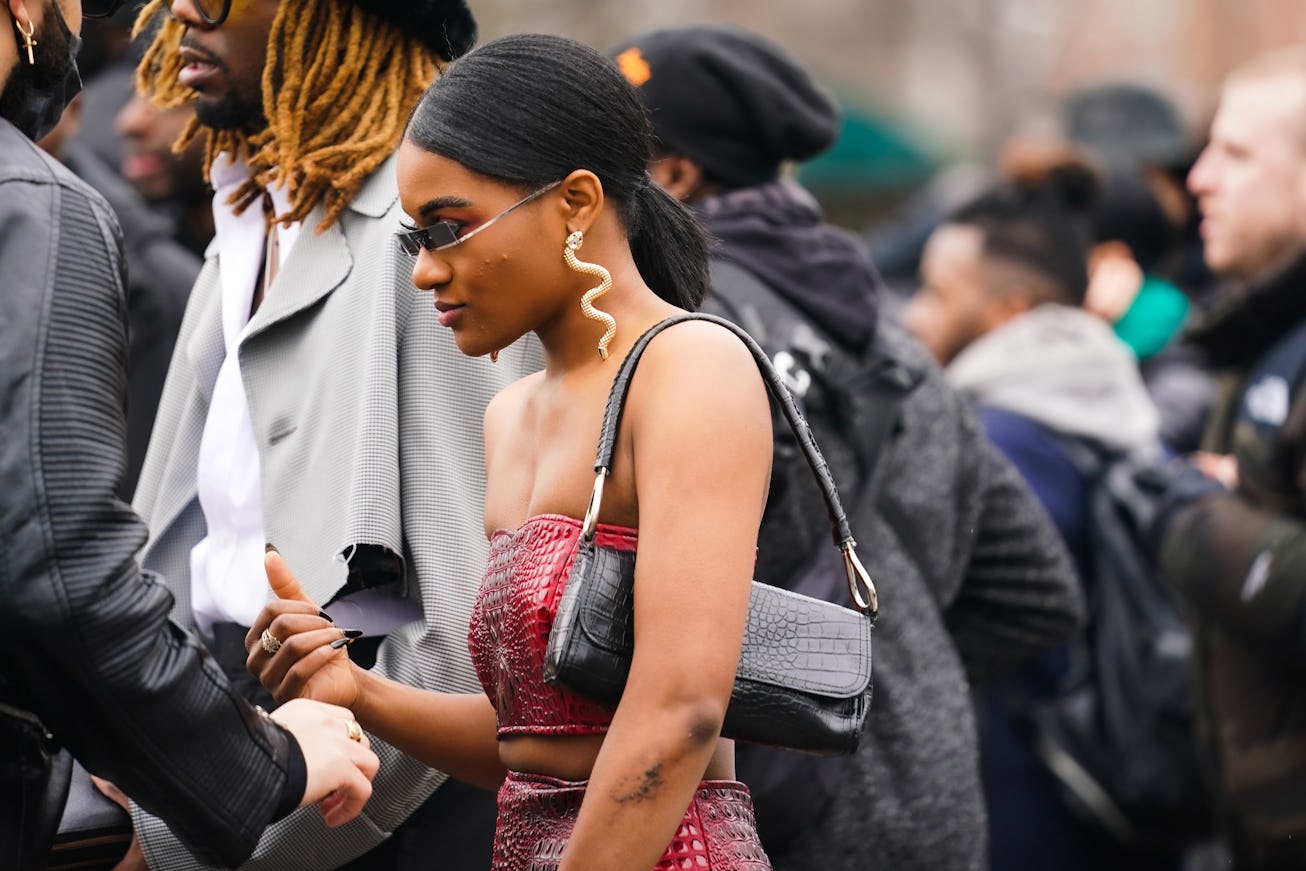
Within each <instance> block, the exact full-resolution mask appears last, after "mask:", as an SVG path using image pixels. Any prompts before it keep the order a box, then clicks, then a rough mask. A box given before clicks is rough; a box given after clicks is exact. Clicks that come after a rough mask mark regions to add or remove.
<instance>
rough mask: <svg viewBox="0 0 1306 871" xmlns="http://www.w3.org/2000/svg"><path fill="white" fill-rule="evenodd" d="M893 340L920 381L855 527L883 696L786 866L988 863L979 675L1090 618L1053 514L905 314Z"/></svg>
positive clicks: (847, 870) (896, 867)
mask: <svg viewBox="0 0 1306 871" xmlns="http://www.w3.org/2000/svg"><path fill="white" fill-rule="evenodd" d="M880 330H881V332H882V333H883V335H884V337H885V340H886V342H887V343H889V345H890V346H891V347H892V348H893V349H894V351H895V353H896V354H898V355H900V357H901V359H903V360H904V361H907V362H909V363H910V364H911V365H912V366H913V367H914V368H917V369H919V370H921V371H922V372H923V373H924V378H923V380H922V381H921V383H920V384H919V385H918V386H917V387H916V388H915V389H914V390H913V391H912V392H911V393H910V394H909V395H908V396H907V398H906V399H905V400H904V402H903V404H902V406H901V409H900V425H899V428H898V429H897V431H896V432H895V433H894V435H893V436H892V438H891V440H890V441H888V442H887V443H886V444H885V447H884V455H883V456H882V457H880V459H879V461H878V463H877V465H876V475H877V476H879V477H880V480H879V481H878V482H877V485H876V486H877V487H878V494H879V495H878V499H877V502H876V508H877V512H876V515H875V516H873V517H870V518H864V519H863V522H862V525H859V526H858V528H857V529H856V530H855V531H856V533H857V542H858V551H859V553H860V554H861V556H862V561H863V562H864V563H865V565H866V568H867V570H868V571H870V573H871V577H873V578H874V579H875V580H876V583H877V586H878V588H879V593H880V603H881V613H880V619H879V620H878V621H877V623H876V627H875V695H874V700H873V702H872V704H871V713H870V716H869V717H868V718H867V724H866V734H865V736H864V737H863V740H862V743H861V747H860V748H859V749H858V751H857V753H856V754H855V755H854V756H853V757H852V758H851V759H850V760H849V762H848V765H847V766H846V768H845V770H844V776H843V779H842V788H841V790H840V793H839V794H838V795H837V796H836V797H835V799H834V800H833V802H832V803H831V806H830V808H829V810H828V812H827V813H826V815H825V818H824V819H823V820H822V822H821V824H820V825H819V826H817V827H816V828H814V829H812V830H810V831H808V832H807V833H806V834H805V835H803V836H801V837H799V839H798V840H797V842H796V843H795V844H793V845H792V846H791V848H790V849H788V850H786V851H785V853H784V854H782V855H775V856H772V860H773V862H774V864H775V867H776V868H777V869H778V871H788V869H800V868H827V869H832V871H863V869H880V868H883V869H886V871H887V869H891V871H937V869H948V871H981V869H983V868H986V867H987V866H988V848H987V834H986V826H985V822H986V820H985V813H984V799H983V795H982V793H981V790H980V781H979V760H978V748H977V745H976V733H975V717H974V714H973V711H972V708H971V703H970V695H969V693H970V689H969V686H970V685H969V682H968V677H970V678H982V677H983V676H984V675H988V674H994V673H998V672H1001V671H1003V670H1005V669H1007V668H1010V667H1012V666H1014V665H1016V664H1018V663H1021V662H1024V661H1027V660H1028V659H1030V658H1032V657H1034V656H1035V655H1037V654H1039V653H1041V652H1042V651H1044V650H1047V649H1048V648H1050V647H1052V646H1054V645H1056V644H1058V643H1061V642H1063V641H1064V640H1065V639H1066V638H1067V637H1068V636H1069V635H1070V633H1071V632H1072V631H1073V630H1074V628H1075V627H1076V625H1077V624H1078V622H1079V621H1080V619H1081V618H1082V609H1083V604H1082V601H1081V599H1080V596H1079V589H1078V585H1077V583H1076V581H1075V575H1074V569H1073V568H1072V567H1071V564H1070V560H1069V556H1068V555H1067V554H1066V551H1065V548H1064V546H1063V545H1062V544H1061V542H1060V540H1059V538H1058V536H1057V532H1056V529H1055V528H1054V527H1053V526H1052V524H1051V523H1050V522H1049V520H1048V518H1047V516H1046V514H1044V513H1043V511H1042V510H1041V508H1040V507H1039V505H1038V503H1037V502H1036V500H1035V499H1034V497H1033V495H1032V494H1031V493H1030V492H1029V490H1028V488H1027V487H1026V486H1025V485H1024V483H1023V482H1022V481H1021V479H1020V477H1019V476H1018V475H1017V473H1016V472H1015V470H1014V469H1013V468H1012V467H1011V466H1010V464H1009V463H1007V462H1006V460H1004V459H1003V458H1002V457H1001V456H1000V455H999V454H998V453H997V451H996V450H995V449H994V448H993V446H992V445H991V444H989V442H988V440H987V439H986V438H985V437H984V433H983V431H982V430H981V429H980V426H979V423H978V422H977V421H976V419H975V417H974V415H973V414H972V413H971V412H970V410H969V408H967V406H966V403H965V401H964V400H963V399H962V398H961V397H960V396H959V395H958V394H957V393H956V392H955V391H953V390H952V389H951V388H949V387H948V385H947V384H946V383H945V382H944V380H943V376H942V374H941V373H940V372H939V370H938V368H937V367H936V366H935V365H934V363H933V361H931V360H929V359H928V357H927V355H926V354H925V352H924V351H923V350H922V349H921V348H920V346H919V345H918V344H917V343H916V342H915V341H914V340H912V339H910V338H909V337H907V336H906V335H905V334H904V333H903V332H902V331H901V330H900V329H899V328H897V327H894V326H893V325H890V324H881V326H880Z"/></svg>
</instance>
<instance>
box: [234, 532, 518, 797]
mask: <svg viewBox="0 0 1306 871" xmlns="http://www.w3.org/2000/svg"><path fill="white" fill-rule="evenodd" d="M267 563H268V575H269V578H272V579H276V578H277V577H278V576H284V577H285V578H289V569H288V568H287V567H286V565H285V561H284V560H282V559H281V557H280V556H279V555H277V554H275V553H270V554H268V558H267ZM284 583H285V580H281V581H280V582H279V583H278V582H277V581H276V580H274V583H273V587H274V588H275V589H281V588H282V585H283V584H284ZM264 629H267V630H268V631H270V632H271V633H272V636H273V637H274V638H276V639H278V640H279V641H280V642H281V646H280V648H279V649H278V650H277V651H276V653H275V654H269V653H268V652H267V651H266V650H264V649H263V645H262V643H261V640H260V639H261V636H262V634H263V631H264ZM344 637H345V636H344V633H343V632H341V630H340V629H338V628H337V627H336V626H334V625H333V624H332V623H331V622H330V621H328V620H326V619H325V618H323V617H322V616H320V612H319V611H318V609H317V606H316V605H314V604H313V603H311V602H307V601H304V600H301V599H275V600H273V601H271V602H269V603H268V604H267V606H265V607H264V609H263V611H262V613H260V614H259V617H258V619H257V620H256V621H255V622H254V625H253V627H252V628H251V629H250V632H249V635H248V637H247V640H246V647H247V648H248V649H249V650H250V654H249V661H248V666H249V670H250V671H251V672H252V673H253V674H255V675H256V676H257V677H258V678H259V681H260V682H261V683H262V684H263V686H265V687H266V688H267V689H268V691H269V692H270V693H272V696H273V698H275V699H276V700H277V701H278V702H286V701H289V700H290V699H294V698H311V699H318V700H319V701H326V700H328V699H329V700H331V703H332V704H337V705H341V706H343V707H347V708H349V709H350V710H351V711H352V712H353V714H354V717H355V718H356V719H357V720H358V722H359V723H361V724H362V726H363V728H364V729H366V730H367V731H369V732H371V733H372V734H373V735H375V736H376V737H378V738H380V739H381V740H383V741H385V742H387V743H388V744H391V745H393V746H395V747H398V748H399V749H400V750H402V751H403V752H405V753H407V754H408V755H409V756H412V757H413V758H415V759H417V760H419V761H421V762H423V763H425V764H427V765H429V766H431V767H432V768H436V769H439V770H440V771H443V772H445V773H447V774H448V775H449V776H450V777H455V778H457V779H458V780H461V781H463V782H465V783H470V784H472V785H473V786H479V787H482V788H484V789H489V790H494V789H497V788H498V787H499V784H501V783H502V782H503V778H504V776H505V770H504V767H503V765H502V764H501V763H500V762H499V748H498V741H497V738H496V735H497V727H496V722H495V712H494V707H493V706H492V705H491V704H490V700H489V699H488V698H487V697H486V696H485V694H484V693H441V692H434V691H431V690H426V689H420V688H418V687H412V686H409V685H407V684H402V683H399V682H397V681H394V680H391V679H389V678H387V677H384V676H382V675H379V674H376V673H374V672H371V671H368V670H366V669H363V668H359V667H358V666H356V665H354V664H353V663H352V662H351V661H350V660H349V656H348V655H347V653H346V651H345V649H344V647H332V643H333V642H338V641H339V640H340V639H342V638H344Z"/></svg>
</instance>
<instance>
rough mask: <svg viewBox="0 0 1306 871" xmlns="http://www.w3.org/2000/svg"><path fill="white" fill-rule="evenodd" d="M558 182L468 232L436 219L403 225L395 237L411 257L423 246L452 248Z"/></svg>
mask: <svg viewBox="0 0 1306 871" xmlns="http://www.w3.org/2000/svg"><path fill="white" fill-rule="evenodd" d="M560 184H562V179H558V180H557V181H555V182H552V183H550V184H546V185H545V186H544V187H542V188H540V189H539V190H537V191H536V192H535V193H533V194H530V195H529V196H526V197H523V198H522V199H520V200H518V201H517V202H515V203H513V204H512V205H511V206H509V207H508V208H506V209H504V210H503V211H502V212H500V213H499V214H497V215H495V216H494V217H493V218H491V219H490V220H488V221H486V222H485V223H484V224H482V225H481V226H479V227H477V228H476V229H475V230H472V231H470V232H467V233H462V234H461V235H459V231H461V230H462V224H459V223H458V222H457V221H436V222H435V223H434V224H430V225H428V226H426V227H405V228H404V229H402V230H399V231H398V232H396V233H395V239H396V240H398V242H399V247H400V248H402V249H403V251H404V253H405V254H408V255H410V256H412V257H416V256H417V255H418V254H420V253H421V251H422V249H423V248H425V249H426V250H427V251H440V250H443V249H445V248H452V247H453V246H454V245H458V244H461V243H463V242H466V241H467V240H468V239H470V238H472V237H473V236H475V235H476V234H477V233H479V232H481V231H482V230H484V229H486V228H487V227H489V226H490V225H491V224H493V223H494V222H495V221H497V220H499V219H500V218H502V217H503V216H504V215H506V214H508V213H509V212H511V211H512V210H514V209H518V208H521V207H522V206H524V205H526V204H527V203H529V202H532V201H533V200H537V199H539V198H540V197H542V196H544V195H545V194H546V193H548V192H549V191H551V190H553V189H554V188H556V187H557V186H558V185H560Z"/></svg>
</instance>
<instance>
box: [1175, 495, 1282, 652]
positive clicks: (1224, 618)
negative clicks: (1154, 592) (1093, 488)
mask: <svg viewBox="0 0 1306 871" xmlns="http://www.w3.org/2000/svg"><path fill="white" fill-rule="evenodd" d="M1161 567H1162V570H1163V572H1164V573H1165V576H1166V578H1167V579H1168V580H1169V581H1170V583H1171V584H1172V585H1173V586H1174V587H1175V589H1177V590H1178V592H1179V594H1180V595H1181V596H1182V597H1183V599H1184V602H1185V603H1186V604H1187V605H1188V607H1189V608H1191V609H1192V610H1193V611H1195V612H1196V613H1197V614H1198V615H1200V616H1201V617H1202V618H1203V619H1206V620H1210V621H1212V622H1214V623H1217V624H1219V625H1220V626H1222V627H1223V628H1224V629H1225V630H1227V631H1228V632H1230V633H1232V634H1233V635H1235V636H1237V637H1239V638H1240V639H1242V640H1243V642H1244V643H1246V644H1248V645H1249V646H1250V647H1252V649H1255V650H1259V651H1262V652H1264V653H1266V654H1268V655H1271V656H1274V657H1276V658H1278V659H1280V660H1282V661H1283V662H1284V663H1285V664H1290V665H1295V666H1297V667H1299V668H1300V667H1301V666H1303V665H1306V580H1303V579H1304V578H1306V524H1303V523H1302V522H1301V521H1300V520H1298V519H1296V518H1293V517H1289V516H1287V515H1284V514H1275V513H1274V512H1271V511H1267V510H1264V509H1262V508H1259V507H1257V506H1255V505H1252V504H1251V503H1250V502H1248V501H1247V500H1246V499H1244V498H1242V497H1241V496H1239V495H1237V494H1235V493H1230V492H1227V491H1224V490H1222V489H1217V490H1214V491H1211V492H1207V493H1204V494H1201V495H1200V497H1199V498H1195V499H1192V500H1191V502H1190V503H1189V504H1187V505H1185V506H1183V507H1182V508H1178V509H1176V510H1175V511H1174V512H1173V519H1172V520H1170V522H1169V523H1168V524H1167V526H1166V529H1165V534H1164V537H1163V538H1162V543H1161Z"/></svg>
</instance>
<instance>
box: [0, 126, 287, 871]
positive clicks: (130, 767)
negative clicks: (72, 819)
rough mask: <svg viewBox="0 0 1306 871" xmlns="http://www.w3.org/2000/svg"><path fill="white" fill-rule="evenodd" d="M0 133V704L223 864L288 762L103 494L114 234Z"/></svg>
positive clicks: (241, 846) (121, 327)
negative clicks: (174, 611) (140, 557)
mask: <svg viewBox="0 0 1306 871" xmlns="http://www.w3.org/2000/svg"><path fill="white" fill-rule="evenodd" d="M6 126H7V125H5V124H3V122H0V154H3V155H4V157H3V162H2V163H0V275H3V279H2V282H3V286H2V287H0V434H2V437H0V492H2V493H3V494H4V495H3V499H0V602H3V606H2V607H0V694H4V695H7V696H8V697H9V698H10V699H11V700H13V701H14V702H15V703H16V704H18V705H20V706H22V707H25V708H27V709H29V710H31V711H33V712H35V713H36V714H37V715H38V716H39V717H40V718H41V720H42V721H43V722H44V723H45V725H46V728H47V729H48V730H49V731H50V732H51V733H53V734H54V735H55V736H56V738H57V739H58V740H59V741H60V742H62V743H63V744H64V745H65V746H67V747H68V748H69V749H70V750H71V751H72V752H73V754H74V755H75V756H76V757H77V758H78V759H80V760H81V761H82V762H83V764H85V765H86V767H87V768H88V769H89V770H91V771H92V772H94V773H96V774H98V775H100V776H102V777H105V778H107V779H109V780H111V781H113V782H115V783H116V784H117V785H118V786H119V787H121V788H122V789H123V791H124V792H126V793H127V794H128V795H130V796H131V797H132V799H133V800H135V801H136V802H137V803H138V804H140V805H141V806H143V807H145V808H148V809H150V810H151V811H152V812H154V813H157V814H159V815H161V816H162V817H164V818H165V819H166V820H167V821H168V823H169V825H170V826H171V827H172V828H173V830H174V831H175V832H176V833H177V834H178V836H179V837H181V838H182V839H183V840H184V841H185V842H186V843H187V844H188V846H190V847H191V849H193V850H194V851H195V852H196V853H197V854H198V855H200V856H202V857H204V858H205V859H206V860H209V861H215V862H220V863H223V864H236V863H239V862H240V861H242V860H243V859H244V858H245V857H246V856H248V855H249V853H250V852H251V851H252V850H253V848H254V846H255V844H256V842H257V839H258V837H259V835H260V833H261V832H262V830H263V829H264V827H265V826H266V825H267V824H268V823H269V822H270V821H272V819H273V818H274V816H275V815H276V814H277V813H278V811H280V810H284V805H285V803H286V797H285V795H284V793H285V791H286V789H287V788H288V787H287V769H288V767H289V766H290V765H291V764H292V760H293V759H294V758H295V757H296V756H298V755H299V754H300V751H299V748H298V746H297V745H296V744H295V742H294V739H293V738H292V737H291V736H290V735H289V733H287V732H285V731H284V730H282V729H281V728H279V727H277V726H275V725H274V724H272V723H271V722H270V721H268V720H266V719H265V718H263V717H261V716H260V715H259V714H258V713H257V712H256V711H255V710H254V709H253V708H251V707H250V706H249V705H247V704H246V703H244V702H243V701H241V700H240V699H239V698H238V697H237V695H236V693H235V692H234V691H233V690H232V689H231V688H230V686H229V685H228V683H227V681H226V680H225V678H224V677H223V676H222V674H221V672H220V670H219V669H218V668H217V667H216V666H215V665H214V664H213V663H212V662H211V661H210V660H209V659H208V658H207V656H206V655H205V654H203V653H202V651H201V648H200V646H199V644H198V643H197V642H196V641H195V640H194V639H192V638H191V637H190V636H189V635H188V634H187V633H186V632H184V631H183V630H182V629H180V628H179V627H177V626H176V625H174V624H172V623H171V622H169V620H168V613H169V610H170V608H171V607H172V597H171V595H170V594H169V593H168V592H167V591H166V590H165V589H164V587H163V586H162V585H159V584H156V583H155V582H154V580H153V578H152V577H150V576H148V575H147V574H145V573H143V572H142V571H141V570H140V568H139V566H138V565H137V563H136V560H135V555H136V553H137V551H138V550H139V548H140V547H141V545H142V543H143V542H144V540H145V536H146V531H145V528H144V526H143V524H142V523H141V522H140V520H139V519H138V518H137V517H136V516H135V514H133V513H132V511H131V509H130V508H129V507H128V506H127V505H126V504H124V503H122V502H121V501H119V500H118V498H117V497H116V495H115V493H116V491H117V488H118V485H119V481H120V478H121V476H122V474H123V467H124V439H125V424H124V408H123V406H124V391H125V378H124V366H125V363H126V359H125V358H126V340H127V336H126V327H125V323H126V316H125V311H124V309H125V303H124V290H123V284H124V282H123V275H122V269H121V265H120V264H121V257H120V252H119V247H120V240H119V235H118V230H117V225H116V222H115V221H114V220H113V218H112V217H111V215H110V213H109V212H108V210H107V207H106V206H105V204H104V203H103V201H102V200H101V199H100V198H99V197H98V196H97V195H96V194H94V193H93V192H91V191H90V189H89V188H86V187H85V186H84V185H82V184H81V183H80V182H78V181H77V180H76V179H75V178H73V177H72V176H71V174H68V173H66V172H65V171H64V170H63V169H62V168H60V167H56V166H54V165H53V164H51V163H50V162H49V161H47V160H46V159H45V158H43V157H42V156H40V155H38V154H37V153H36V152H35V149H34V147H33V146H31V144H30V143H29V142H27V141H26V140H25V139H21V138H19V137H18V136H17V134H16V132H15V131H14V130H13V129H12V128H10V129H9V130H8V131H6V130H4V129H3V128H4V127H6ZM6 133H7V134H10V135H7V136H6V135H4V134H6ZM301 786H302V784H301ZM291 806H293V803H292V804H291ZM0 824H3V822H2V821H0Z"/></svg>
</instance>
